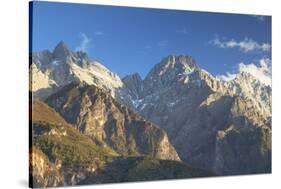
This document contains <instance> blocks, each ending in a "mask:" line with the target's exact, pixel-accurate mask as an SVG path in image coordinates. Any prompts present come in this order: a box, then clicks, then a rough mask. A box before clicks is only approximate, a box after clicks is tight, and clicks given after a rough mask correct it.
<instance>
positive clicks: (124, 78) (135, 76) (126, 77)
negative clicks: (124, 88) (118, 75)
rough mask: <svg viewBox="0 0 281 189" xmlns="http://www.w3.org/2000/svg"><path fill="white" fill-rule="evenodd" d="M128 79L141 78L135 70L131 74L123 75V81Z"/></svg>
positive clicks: (136, 79)
mask: <svg viewBox="0 0 281 189" xmlns="http://www.w3.org/2000/svg"><path fill="white" fill-rule="evenodd" d="M129 80H135V81H141V80H142V78H141V76H140V75H139V73H137V72H136V73H133V74H129V75H126V76H125V77H123V78H122V81H123V82H126V81H129Z"/></svg>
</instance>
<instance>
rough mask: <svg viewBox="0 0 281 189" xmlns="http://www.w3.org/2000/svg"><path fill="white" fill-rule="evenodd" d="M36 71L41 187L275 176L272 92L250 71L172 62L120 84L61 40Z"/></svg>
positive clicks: (35, 138) (34, 151)
mask: <svg viewBox="0 0 281 189" xmlns="http://www.w3.org/2000/svg"><path fill="white" fill-rule="evenodd" d="M29 70H30V92H31V93H32V99H31V101H32V102H33V103H32V120H31V126H32V129H31V130H32V143H31V146H30V149H31V162H30V165H31V168H32V170H31V171H30V172H31V178H33V179H32V183H33V185H35V186H61V185H76V184H89V183H105V182H122V181H137V180H154V179H168V178H169V179H172V178H189V177H200V176H213V175H237V174H255V173H270V172H271V133H272V129H271V91H272V89H271V86H269V85H265V84H264V83H262V82H260V81H259V79H258V78H256V77H255V76H253V75H251V74H249V73H246V72H241V73H239V74H237V75H236V77H235V78H234V79H233V80H231V81H228V82H226V81H222V80H220V79H219V78H218V77H215V76H213V75H212V74H210V73H209V72H208V71H206V70H204V69H202V68H200V67H199V65H198V64H197V63H196V61H195V60H194V59H193V58H192V57H191V56H187V55H169V56H167V57H165V58H163V59H162V60H161V61H160V63H158V64H155V65H154V66H153V67H152V69H151V70H150V71H149V73H148V74H147V76H146V77H145V78H144V79H142V78H141V77H140V75H139V74H138V73H133V74H130V75H127V76H125V77H124V78H122V79H121V78H120V77H119V76H118V75H117V74H116V73H114V72H113V71H110V70H109V69H108V68H106V67H105V66H104V65H103V64H101V63H99V62H97V61H93V60H90V59H89V58H88V56H87V54H86V53H85V52H81V51H77V52H74V51H71V50H69V49H68V48H67V46H66V45H65V44H64V42H63V41H61V42H59V44H58V45H57V46H56V47H55V48H54V50H53V51H52V52H50V51H49V50H44V51H42V52H34V53H32V55H31V62H30V68H29ZM160 173H161V174H160Z"/></svg>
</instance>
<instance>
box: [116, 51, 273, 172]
mask: <svg viewBox="0 0 281 189" xmlns="http://www.w3.org/2000/svg"><path fill="white" fill-rule="evenodd" d="M123 82H124V83H125V86H130V85H126V81H125V80H123ZM142 85H143V90H142V91H143V92H142V93H140V94H139V95H134V96H129V98H128V97H127V96H126V95H124V97H123V99H121V101H122V102H123V103H126V104H127V105H128V106H129V107H131V108H132V109H133V110H134V111H136V112H138V113H139V114H140V115H143V116H144V117H145V118H146V119H147V120H150V121H152V122H154V123H156V124H158V125H160V126H161V127H162V128H164V129H165V130H166V131H167V132H168V136H169V137H170V139H171V142H172V144H173V145H174V146H175V148H176V150H177V152H178V153H179V156H180V157H181V159H182V160H183V161H185V162H186V163H188V164H190V165H193V166H195V167H199V168H203V169H207V170H212V171H215V172H216V173H217V174H232V173H237V174H238V173H240V174H243V173H248V172H247V171H246V170H245V169H243V168H242V167H241V166H236V165H237V164H239V162H241V161H244V162H245V161H246V160H242V159H241V158H240V159H239V158H233V159H232V158H226V159H228V160H229V161H228V162H227V164H228V165H225V166H220V165H218V164H217V162H219V161H218V160H217V159H220V160H221V158H218V157H220V156H222V157H225V155H222V154H220V153H222V151H224V150H230V151H235V152H236V153H241V154H242V155H241V156H247V153H246V152H247V151H250V150H251V149H252V148H256V149H257V148H262V146H267V147H266V149H267V152H268V153H266V154H263V153H255V154H254V155H252V156H251V157H252V158H254V157H256V158H254V160H253V161H254V162H255V163H256V164H258V165H260V167H263V168H264V169H263V172H269V170H270V164H271V161H270V158H268V154H270V153H271V147H270V145H269V144H270V141H271V129H270V128H271V123H270V120H271V88H270V87H269V86H265V85H264V84H262V83H260V82H259V81H258V80H257V79H255V78H254V77H253V76H251V75H249V74H246V73H241V74H239V75H238V76H237V77H236V79H235V80H233V81H231V82H229V83H224V82H222V81H220V80H219V79H217V78H215V77H213V76H212V75H211V74H209V73H208V72H207V71H205V70H203V69H201V68H200V67H198V66H197V65H196V63H195V61H194V60H193V59H192V58H191V57H188V56H187V57H185V56H168V57H167V58H165V59H163V60H162V61H161V62H160V63H159V64H157V65H156V66H154V68H152V70H151V71H150V72H149V74H148V75H147V76H146V78H145V79H144V80H143V81H142ZM135 96H138V98H134V97H135ZM124 99H125V100H124ZM128 101H131V102H132V103H130V102H129V103H128ZM231 125H234V127H235V128H237V129H238V130H239V131H240V130H241V128H243V129H242V130H243V132H242V130H241V134H238V133H239V132H238V133H236V136H237V138H239V137H242V138H243V137H246V136H247V137H249V136H251V135H253V136H252V137H253V139H252V141H248V140H246V139H245V140H241V141H244V142H245V143H243V144H240V145H241V146H237V145H235V144H234V142H233V145H232V143H231V142H227V143H223V144H224V145H221V143H220V142H221V141H220V140H219V141H217V135H218V132H219V131H221V130H224V129H226V128H228V127H230V126H231ZM261 128H266V131H267V132H266V133H267V136H268V137H265V138H266V139H265V138H264V137H262V136H261V135H257V134H256V133H257V132H259V131H258V130H260V129H261ZM243 133H247V134H245V135H243ZM218 143H219V145H218ZM254 144H260V145H256V146H255V145H254ZM242 146H243V147H242ZM245 149H246V150H245ZM225 161H227V160H225ZM249 161H251V160H250V159H247V161H246V163H245V164H247V163H248V164H249V167H248V170H251V171H252V173H255V172H261V171H262V170H261V168H257V167H255V166H250V165H253V164H251V162H249ZM218 167H220V168H218ZM234 167H236V168H237V169H236V170H235V169H234Z"/></svg>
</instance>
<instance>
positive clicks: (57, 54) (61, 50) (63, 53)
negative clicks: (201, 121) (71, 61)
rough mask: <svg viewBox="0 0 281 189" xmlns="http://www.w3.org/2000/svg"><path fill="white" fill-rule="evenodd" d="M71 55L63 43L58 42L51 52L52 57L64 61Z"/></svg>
mask: <svg viewBox="0 0 281 189" xmlns="http://www.w3.org/2000/svg"><path fill="white" fill-rule="evenodd" d="M70 54H71V52H70V50H68V48H67V46H66V45H65V43H64V42H63V41H60V42H59V43H58V44H57V46H56V47H55V49H54V51H53V56H54V58H55V59H58V60H65V59H66V58H67V57H68V56H69V55H70Z"/></svg>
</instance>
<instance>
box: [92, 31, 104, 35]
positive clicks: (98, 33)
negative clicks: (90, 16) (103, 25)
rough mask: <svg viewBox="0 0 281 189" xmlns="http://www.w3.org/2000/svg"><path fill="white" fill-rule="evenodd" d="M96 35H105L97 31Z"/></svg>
mask: <svg viewBox="0 0 281 189" xmlns="http://www.w3.org/2000/svg"><path fill="white" fill-rule="evenodd" d="M94 34H95V35H103V34H104V33H103V32H102V31H96V32H95V33H94Z"/></svg>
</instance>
